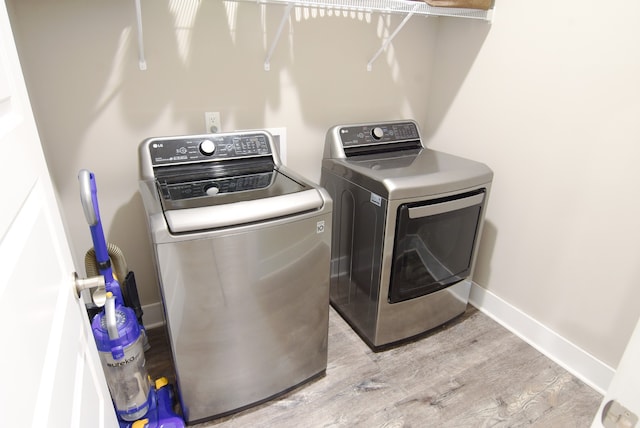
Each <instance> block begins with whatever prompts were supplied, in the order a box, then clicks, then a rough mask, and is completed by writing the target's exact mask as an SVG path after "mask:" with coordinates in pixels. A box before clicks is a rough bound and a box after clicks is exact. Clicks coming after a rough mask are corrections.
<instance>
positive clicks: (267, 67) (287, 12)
mask: <svg viewBox="0 0 640 428" xmlns="http://www.w3.org/2000/svg"><path fill="white" fill-rule="evenodd" d="M291 9H293V3H289V4H287V7H286V9H285V10H284V14H283V15H282V19H281V20H280V26H278V31H277V32H276V37H275V38H274V39H273V42H271V47H270V48H269V52H268V53H267V57H266V58H265V60H264V71H269V70H271V55H273V51H274V49H275V48H276V45H277V44H278V40H280V35H281V34H282V30H283V29H284V24H286V23H287V19H288V18H289V15H290V14H291Z"/></svg>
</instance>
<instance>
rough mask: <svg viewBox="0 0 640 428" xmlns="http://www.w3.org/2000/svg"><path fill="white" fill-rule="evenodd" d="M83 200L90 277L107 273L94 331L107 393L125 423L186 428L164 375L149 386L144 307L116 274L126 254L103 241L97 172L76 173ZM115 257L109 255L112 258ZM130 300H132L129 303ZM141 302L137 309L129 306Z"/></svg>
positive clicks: (125, 274) (132, 285) (140, 427)
mask: <svg viewBox="0 0 640 428" xmlns="http://www.w3.org/2000/svg"><path fill="white" fill-rule="evenodd" d="M78 180H79V181H80V199H81V202H82V207H83V210H84V214H85V217H86V219H87V222H88V223H89V228H90V230H91V238H92V240H93V251H91V250H90V251H89V252H88V253H87V257H86V260H85V264H86V265H87V275H92V274H95V272H93V270H94V269H95V267H97V270H98V272H99V273H100V274H101V275H103V276H104V282H105V292H106V302H105V303H104V309H100V310H99V312H98V311H96V312H97V314H96V315H95V316H94V317H93V320H92V322H91V329H92V331H93V336H94V339H95V341H96V344H97V347H98V351H99V355H100V361H101V363H102V368H103V370H104V373H105V377H106V379H107V384H108V387H109V392H110V393H111V398H112V400H113V404H114V406H115V409H116V414H117V416H118V419H119V420H120V426H121V427H136V428H156V427H157V428H183V427H184V422H183V421H182V419H180V418H179V417H178V416H177V415H176V414H175V413H174V412H173V399H172V395H171V391H170V386H169V385H168V382H167V381H166V378H160V379H158V380H157V381H156V382H155V384H154V385H152V384H151V381H150V378H149V375H148V374H147V370H146V368H145V357H144V343H145V341H146V332H145V331H144V328H143V327H142V319H141V316H142V311H141V309H140V303H139V300H138V293H137V290H136V286H135V281H134V280H130V281H132V282H130V283H129V285H128V286H127V287H125V289H126V290H127V293H126V294H124V293H123V292H122V288H121V286H120V283H119V282H118V280H117V279H116V278H114V275H113V270H112V265H111V258H112V257H113V258H114V259H116V260H118V261H119V262H118V263H117V264H118V266H119V267H120V268H122V267H123V266H122V265H123V257H121V252H120V251H119V249H117V247H115V246H113V245H112V244H110V245H109V246H107V243H106V241H105V239H104V232H103V230H102V223H101V221H100V211H99V209H98V199H97V188H96V182H95V176H94V174H93V173H91V172H90V171H88V170H86V169H83V170H81V171H80V173H79V174H78ZM110 256H111V257H110ZM121 270H122V271H123V273H120V274H119V275H121V276H119V278H125V281H126V280H127V279H129V278H133V275H132V274H133V273H132V272H131V273H129V272H127V270H126V268H124V269H121ZM127 300H129V301H127ZM128 304H133V305H134V306H135V305H137V307H138V309H139V310H138V311H137V312H138V313H136V311H134V310H133V309H131V308H130V307H127V305H128Z"/></svg>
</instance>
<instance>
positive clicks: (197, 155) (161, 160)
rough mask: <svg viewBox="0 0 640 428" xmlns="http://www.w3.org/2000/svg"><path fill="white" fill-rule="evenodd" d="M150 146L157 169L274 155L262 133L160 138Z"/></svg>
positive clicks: (150, 152) (265, 136)
mask: <svg viewBox="0 0 640 428" xmlns="http://www.w3.org/2000/svg"><path fill="white" fill-rule="evenodd" d="M148 147H149V154H150V155H151V162H152V163H153V165H154V166H163V165H174V164H181V163H191V162H203V161H211V160H225V159H237V158H248V157H256V156H265V155H271V146H270V144H269V139H268V138H267V135H265V134H263V133H255V134H242V135H216V134H211V135H200V136H195V137H188V138H184V137H178V138H174V139H172V138H166V139H157V140H154V141H152V142H150V143H149V146H148Z"/></svg>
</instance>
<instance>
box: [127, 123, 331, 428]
mask: <svg viewBox="0 0 640 428" xmlns="http://www.w3.org/2000/svg"><path fill="white" fill-rule="evenodd" d="M139 156H140V192H141V195H142V199H143V201H144V206H145V210H146V214H147V220H148V225H149V231H150V236H151V241H152V244H153V250H154V254H155V261H156V267H157V271H158V277H159V280H160V290H161V295H162V301H163V304H164V310H165V316H166V322H167V327H168V333H169V341H170V345H171V350H172V354H173V359H174V363H175V368H176V375H177V383H178V393H179V397H180V403H181V405H182V410H183V412H184V416H185V418H186V420H187V422H188V423H190V424H191V423H194V422H198V421H203V420H207V419H212V418H215V417H219V416H223V415H226V414H229V413H233V412H236V411H239V410H242V409H244V408H246V407H249V406H252V405H255V404H258V403H260V402H263V401H265V400H268V399H270V398H273V397H275V396H277V395H279V394H281V393H284V392H287V391H289V390H290V389H292V388H294V387H296V386H298V385H300V384H302V383H304V382H307V381H309V380H311V379H313V378H315V377H318V376H321V375H322V374H324V372H325V370H326V367H327V340H328V316H329V260H330V245H331V244H330V241H331V236H330V234H331V208H332V204H331V199H330V198H329V196H328V194H327V192H326V191H325V190H324V189H322V188H320V187H319V186H317V185H315V184H313V183H310V182H308V181H307V180H305V179H303V178H302V177H300V176H298V175H297V174H295V173H294V172H293V171H291V170H289V169H287V168H286V167H284V166H283V165H282V164H281V162H280V160H279V157H278V155H277V153H276V151H275V149H274V143H273V139H272V137H271V135H270V134H269V133H267V132H264V131H246V132H234V133H223V134H211V135H189V136H178V137H161V138H150V139H147V140H145V141H143V142H142V143H141V144H140V148H139Z"/></svg>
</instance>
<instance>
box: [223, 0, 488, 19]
mask: <svg viewBox="0 0 640 428" xmlns="http://www.w3.org/2000/svg"><path fill="white" fill-rule="evenodd" d="M235 1H245V2H246V1H249V2H253V3H259V4H281V5H294V6H300V7H313V8H319V9H334V10H341V11H343V10H346V11H361V12H379V13H396V14H407V13H413V14H414V15H425V16H451V17H458V18H471V19H481V20H486V21H489V20H491V9H489V10H482V9H464V8H453V7H434V6H429V5H428V4H427V3H425V2H424V1H421V0H235Z"/></svg>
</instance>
